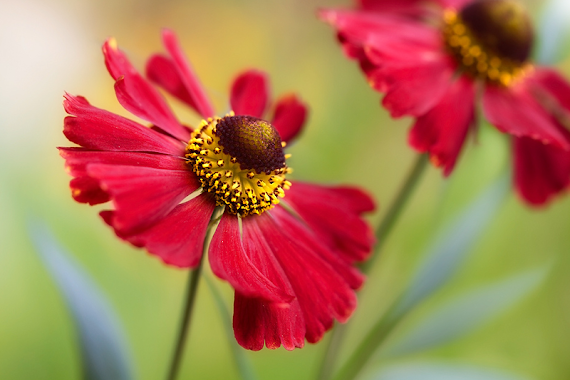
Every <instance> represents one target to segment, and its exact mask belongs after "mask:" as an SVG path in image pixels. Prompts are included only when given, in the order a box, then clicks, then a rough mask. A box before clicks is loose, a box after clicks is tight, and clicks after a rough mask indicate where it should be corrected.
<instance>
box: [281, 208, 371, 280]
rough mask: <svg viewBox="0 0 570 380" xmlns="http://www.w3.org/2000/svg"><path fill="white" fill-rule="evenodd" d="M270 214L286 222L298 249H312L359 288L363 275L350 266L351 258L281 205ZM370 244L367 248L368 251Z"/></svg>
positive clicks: (282, 222)
mask: <svg viewBox="0 0 570 380" xmlns="http://www.w3.org/2000/svg"><path fill="white" fill-rule="evenodd" d="M271 214H272V216H273V217H275V219H277V220H279V223H280V224H286V225H287V226H288V227H287V234H288V235H289V236H295V242H296V243H297V244H298V245H299V250H300V251H308V250H312V251H314V252H315V254H317V255H318V256H319V257H320V258H322V259H323V260H324V261H325V262H327V263H328V264H329V265H330V266H331V267H332V268H333V269H334V271H335V272H336V273H338V274H339V275H340V276H342V278H343V279H344V281H345V282H346V283H347V284H348V286H350V287H351V288H352V289H359V288H360V286H361V285H362V283H363V282H364V276H363V275H362V274H361V273H360V272H359V271H358V270H357V269H356V268H354V267H353V266H352V260H349V261H347V260H346V258H345V257H344V255H339V254H338V252H337V251H335V249H334V247H330V246H327V245H326V243H325V242H324V241H323V239H321V237H320V236H318V235H317V234H315V233H314V231H311V230H310V229H308V228H307V225H306V224H305V223H304V221H302V220H300V219H299V218H296V217H294V216H293V215H291V214H290V213H289V212H288V211H285V209H283V208H282V207H275V208H274V209H273V210H272V211H271ZM371 250H372V246H370V248H369V252H370V251H371Z"/></svg>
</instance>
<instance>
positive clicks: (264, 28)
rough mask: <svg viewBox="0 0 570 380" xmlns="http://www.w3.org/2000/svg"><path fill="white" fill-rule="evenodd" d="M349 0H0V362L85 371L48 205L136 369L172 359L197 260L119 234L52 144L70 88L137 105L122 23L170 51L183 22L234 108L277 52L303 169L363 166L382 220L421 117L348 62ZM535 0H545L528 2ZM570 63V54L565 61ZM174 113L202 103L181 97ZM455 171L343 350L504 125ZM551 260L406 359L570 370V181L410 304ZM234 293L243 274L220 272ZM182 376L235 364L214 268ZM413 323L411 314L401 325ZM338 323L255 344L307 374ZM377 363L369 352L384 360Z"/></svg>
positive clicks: (225, 372)
mask: <svg viewBox="0 0 570 380" xmlns="http://www.w3.org/2000/svg"><path fill="white" fill-rule="evenodd" d="M341 5H346V6H348V0H346V1H340V0H334V1H331V0H328V1H327V0H320V1H317V0H291V1H282V0H247V1H245V0H244V1H231V0H209V1H180V0H162V1H155V0H139V1H135V0H128V1H111V0H97V1H95V0H86V1H71V0H49V1H44V0H19V1H16V0H2V1H1V2H0V52H1V55H2V57H1V58H0V128H1V137H0V379H58V380H60V379H61V380H65V379H77V378H80V374H81V368H80V361H79V351H78V344H77V343H78V342H77V337H76V332H75V330H74V326H73V321H72V318H71V316H70V314H69V313H68V311H67V309H66V306H65V303H64V300H63V298H62V297H61V295H60V294H59V292H58V290H57V288H56V286H55V284H54V282H53V280H52V279H51V278H50V276H49V275H48V274H47V272H46V270H45V269H44V267H43V266H42V263H41V261H40V259H39V258H38V256H37V254H36V253H35V252H34V249H33V246H32V245H31V243H30V241H29V237H28V233H27V231H26V223H27V221H28V220H30V218H36V219H41V220H43V221H45V222H46V223H47V224H48V225H49V226H50V228H51V229H52V230H53V232H54V234H55V236H56V238H57V239H58V240H59V241H60V242H61V244H62V245H64V246H65V247H66V248H67V249H68V250H69V251H71V252H73V254H74V256H75V257H76V258H77V260H78V261H79V262H80V263H81V264H82V265H83V266H84V267H85V268H86V269H87V270H88V271H89V273H90V274H91V275H92V277H93V278H94V279H95V281H96V282H97V284H98V285H99V286H100V287H101V289H102V290H103V291H104V293H105V294H106V295H107V296H108V298H109V300H110V302H111V304H112V305H113V307H114V308H115V310H116V312H117V314H118V316H119V319H120V320H121V323H122V325H123V326H124V328H125V331H126V336H127V338H128V342H129V345H130V347H131V350H132V352H133V358H134V364H135V368H136V373H137V375H138V378H140V379H143V380H151V379H161V378H163V377H164V375H165V373H166V368H167V365H168V362H169V358H170V354H171V350H172V346H173V343H174V338H175V333H176V329H177V326H178V322H179V316H180V315H179V314H180V308H181V302H182V297H183V292H184V287H185V282H186V278H187V272H186V271H183V270H179V269H175V268H170V267H166V266H165V265H163V264H162V263H161V262H160V261H159V260H158V259H156V258H154V257H151V256H149V255H148V254H146V253H145V252H144V251H142V250H137V249H135V248H132V247H131V246H129V245H127V244H125V243H123V242H121V241H119V240H118V239H117V238H116V237H115V235H114V234H113V232H112V231H111V230H110V229H109V228H108V227H107V226H105V225H104V223H102V221H101V220H100V218H99V217H98V215H97V212H98V210H100V209H101V208H102V207H95V208H92V207H88V206H86V205H81V204H78V203H76V202H74V201H73V200H72V198H71V197H70V192H69V189H68V181H69V180H70V177H69V176H68V175H67V174H66V173H65V171H64V167H63V166H64V165H63V160H62V159H61V158H60V157H59V156H58V153H57V150H56V149H55V147H56V146H69V145H71V144H70V143H68V142H67V141H66V139H65V137H64V136H63V134H62V125H63V123H62V120H63V117H64V116H65V113H64V111H63V108H62V106H61V103H62V95H63V93H64V91H68V92H70V93H72V94H76V95H83V96H85V97H87V98H88V99H89V101H90V102H91V103H92V104H94V105H96V106H98V107H101V108H105V109H108V110H111V111H113V112H117V113H120V114H122V115H127V113H126V112H125V111H124V110H122V109H121V107H120V105H119V104H118V102H117V101H116V99H115V97H114V92H113V80H112V79H111V77H110V76H109V75H108V74H107V72H106V70H105V66H104V63H103V57H102V54H101V50H100V47H101V45H102V43H103V41H104V40H105V39H106V38H108V37H110V36H114V37H115V38H116V39H117V41H118V44H119V47H121V48H122V49H123V50H125V51H126V52H127V54H128V55H129V57H130V58H131V60H132V62H133V63H134V64H135V66H137V67H138V68H139V69H142V68H143V65H144V62H145V60H146V58H147V57H148V56H149V55H150V54H151V53H153V52H157V51H161V50H162V47H161V44H160V29H161V28H162V27H168V28H171V29H173V30H174V31H175V32H177V34H178V36H179V38H180V40H181V43H182V45H183V47H184V49H185V51H186V53H187V55H188V56H189V58H190V60H191V61H192V63H193V65H194V68H195V69H196V71H197V73H198V75H199V77H200V78H201V80H202V82H203V83H204V85H205V87H206V88H207V90H208V92H209V93H210V94H211V96H212V97H213V98H214V100H215V103H216V106H217V109H218V110H219V111H220V112H221V113H222V112H226V111H227V110H228V101H227V93H228V88H229V85H230V82H231V80H232V78H233V76H234V75H235V74H236V73H237V72H239V71H241V70H243V69H247V68H252V67H254V68H260V69H263V70H266V71H267V72H268V73H269V74H270V77H271V81H272V82H271V84H272V89H273V94H274V96H275V95H278V94H282V93H285V92H296V93H298V94H300V96H301V97H302V98H303V99H305V100H306V102H307V103H308V104H309V105H310V107H311V110H310V118H309V121H308V124H307V127H306V129H305V131H304V134H303V136H302V138H300V139H299V140H298V142H297V143H295V144H294V145H293V146H292V147H291V148H290V149H289V153H292V154H293V157H292V158H291V161H290V166H291V167H293V168H294V169H295V173H294V178H296V179H303V180H311V181H319V182H323V183H354V184H358V185H360V186H362V187H364V188H366V189H367V190H368V191H370V193H371V194H373V195H374V197H375V198H376V199H377V201H378V204H379V206H380V207H379V209H380V211H379V212H378V213H376V214H374V215H372V216H371V217H370V221H371V222H372V223H373V224H374V225H376V224H377V223H378V221H379V219H380V217H381V216H382V215H383V212H384V211H385V208H386V205H387V204H389V202H390V201H391V200H392V198H393V197H394V195H395V193H396V192H397V190H398V188H399V186H400V182H401V181H402V179H403V178H404V177H405V175H406V174H407V172H408V170H409V167H410V165H411V163H412V161H413V159H414V156H415V153H414V152H412V151H411V149H410V148H408V147H407V144H406V138H407V137H406V136H407V129H408V126H409V125H410V120H409V119H404V120H398V121H393V120H391V119H390V118H389V116H388V114H387V113H386V112H385V111H384V110H383V109H382V108H381V107H380V106H379V99H380V96H379V94H377V93H375V92H374V91H372V90H371V89H370V88H369V87H368V85H367V84H366V82H365V80H364V78H363V76H362V75H361V74H360V72H359V71H358V70H357V67H356V65H355V64H354V63H353V62H349V61H348V60H347V59H345V58H344V56H343V55H342V52H341V49H340V48H339V46H338V44H337V43H336V40H335V39H334V33H333V31H332V29H331V28H330V27H329V26H327V25H325V24H323V23H321V22H320V21H318V20H317V18H316V16H315V11H316V9H317V8H318V7H325V6H326V7H331V6H341ZM527 5H529V6H530V7H531V9H533V10H537V9H539V8H540V6H541V5H542V3H541V2H540V1H534V2H527ZM559 68H560V70H562V71H563V72H564V73H565V75H566V76H567V77H570V61H568V60H566V61H565V62H562V63H561V64H560V66H559ZM172 104H173V107H174V109H175V111H176V113H177V115H178V116H179V118H180V119H181V120H182V121H183V122H185V123H188V124H195V123H196V122H197V121H198V120H197V118H196V116H195V115H194V114H192V113H191V112H189V111H188V110H187V109H185V108H184V107H183V106H182V105H181V104H180V103H177V102H176V101H172ZM468 145H469V146H468V148H467V149H466V150H465V151H464V152H463V155H462V157H461V159H460V161H459V162H458V165H457V168H456V170H455V172H454V173H453V175H452V176H451V178H449V179H443V178H442V176H441V173H440V171H438V170H436V169H434V168H431V167H430V168H429V169H428V172H427V175H426V176H425V177H424V178H423V180H422V182H421V184H420V186H419V188H418V190H417V192H416V194H415V196H414V197H413V200H412V202H411V203H410V204H409V205H408V207H407V208H406V212H405V214H404V215H403V217H402V219H401V220H400V222H399V223H398V224H397V226H396V230H395V232H394V233H393V234H392V236H390V238H389V241H388V242H387V244H386V246H385V248H384V251H383V256H382V257H381V259H380V260H378V261H377V262H376V265H375V268H374V269H373V271H372V272H371V273H370V276H369V281H368V283H367V284H365V286H364V288H363V289H362V290H361V292H360V299H359V302H360V307H359V309H358V310H357V312H356V313H355V316H354V318H355V319H356V321H355V322H357V323H355V324H354V325H353V328H352V329H351V330H350V335H349V339H348V340H347V342H346V345H345V347H344V349H345V350H344V352H345V353H346V352H348V351H350V348H351V347H352V345H354V343H355V342H356V341H357V339H358V338H359V337H361V336H362V334H363V333H364V332H365V331H366V330H367V326H370V324H371V323H372V321H374V320H375V319H376V318H377V316H378V315H379V314H380V313H382V312H383V311H384V310H385V308H386V307H387V306H388V305H389V304H390V302H391V301H392V300H393V299H394V298H395V297H396V296H397V295H398V294H399V292H400V291H401V289H402V288H403V286H404V285H405V284H406V282H407V280H408V279H409V278H410V276H411V275H412V273H413V272H414V270H415V268H417V265H418V263H419V259H420V254H421V253H422V252H423V250H424V248H425V247H426V245H427V244H428V243H429V242H430V238H431V237H432V235H433V234H434V232H435V231H436V230H437V229H438V227H440V226H441V224H442V223H444V222H445V221H446V220H448V219H449V217H450V216H452V215H455V214H456V212H457V211H458V210H460V209H461V208H462V207H463V206H465V205H467V204H468V203H469V201H470V200H472V199H473V198H474V197H476V195H477V194H478V193H479V192H480V191H482V190H483V189H484V188H485V187H486V186H487V185H488V184H489V183H490V182H491V181H492V180H493V179H494V178H496V177H497V176H498V175H499V174H500V173H501V172H502V171H503V170H504V168H505V166H508V165H509V162H510V156H509V142H508V140H507V139H506V138H505V136H502V135H501V134H500V133H499V132H497V131H496V130H495V129H493V128H490V127H488V126H482V127H481V128H480V129H479V131H478V135H477V138H476V139H472V141H470V142H469V144H468ZM549 261H553V262H554V263H555V265H554V267H553V270H552V272H551V273H550V275H549V277H548V279H547V281H546V282H545V283H544V284H543V285H542V286H541V287H540V288H539V289H538V290H537V291H535V292H533V293H532V294H530V295H529V297H527V298H525V300H524V301H523V302H522V303H519V304H517V305H516V306H515V307H514V308H511V309H509V311H508V312H507V313H505V314H503V315H502V316H501V317H500V318H499V319H496V320H494V321H493V322H491V323H489V324H487V325H485V326H484V327H483V328H481V329H479V330H477V331H474V332H473V333H471V334H469V335H467V336H465V337H464V338H462V339H460V340H458V341H456V342H452V343H450V344H447V345H444V346H442V347H440V348H436V349H432V350H428V351H426V352H424V353H421V354H416V355H413V356H411V357H402V358H398V359H397V360H399V361H408V360H409V361H412V360H416V359H421V360H444V361H453V362H461V363H468V364H473V365H480V366H485V367H491V368H499V369H504V370H508V371H511V372H514V373H517V374H520V375H525V376H527V377H528V378H529V379H540V380H564V379H568V378H570V361H568V352H570V328H569V327H570V276H569V275H568V274H569V273H570V199H569V197H567V196H566V197H562V198H561V199H559V200H557V201H555V202H553V203H552V204H551V205H550V206H549V207H547V208H545V209H540V210H532V209H529V208H528V207H526V206H525V205H523V204H522V203H521V202H520V201H519V200H518V199H517V197H516V196H515V195H511V196H509V198H508V201H507V204H506V205H505V206H504V207H503V208H502V209H501V210H500V211H499V213H498V217H497V218H496V219H495V220H494V221H493V222H492V223H491V225H489V226H488V228H487V230H486V233H485V235H484V238H483V239H482V240H481V241H479V242H478V244H477V245H476V247H475V250H474V251H473V253H472V254H471V256H470V257H469V259H468V260H467V262H466V263H465V264H464V266H463V267H462V269H461V270H460V272H459V273H458V274H457V275H456V276H454V277H453V279H452V280H451V282H450V283H448V284H447V285H446V286H445V288H444V289H442V290H441V291H440V292H438V293H437V295H436V296H435V297H434V298H433V299H430V300H428V302H426V303H425V304H423V305H422V306H421V307H420V308H419V310H417V312H416V313H414V315H413V316H412V317H411V318H410V321H413V320H419V319H421V316H422V314H425V313H427V312H429V310H432V309H433V308H434V307H436V306H437V305H438V304H440V303H441V302H443V301H444V300H446V299H449V298H450V297H452V296H455V295H458V294H460V293H461V292H463V291H465V290H469V289H472V288H473V287H475V286H477V285H479V284H485V283H487V282H490V281H494V280H499V279H501V278H503V277H504V276H506V275H509V274H513V273H517V272H519V271H521V270H525V269H529V268H533V267H536V266H539V265H541V264H544V263H547V262H549ZM220 286H221V288H222V289H223V292H224V296H225V297H226V299H227V302H228V307H230V308H231V302H232V292H231V289H230V287H229V286H228V285H227V284H221V285H220ZM196 307H197V310H196V314H195V320H194V322H193V325H192V327H191V335H190V342H189V345H188V347H187V351H186V353H185V356H184V362H183V367H182V373H181V376H180V379H190V378H192V379H238V378H239V377H238V374H237V371H236V367H235V364H234V362H233V360H232V358H231V354H230V350H229V345H228V342H227V338H226V336H225V334H224V332H223V329H222V324H221V320H220V318H219V316H218V313H217V309H216V307H215V305H214V302H213V300H212V296H211V294H210V292H209V291H208V288H207V287H206V286H205V284H204V283H202V284H201V286H200V290H199V295H198V301H197V306H196ZM406 326H407V324H404V325H403V326H402V329H405V328H406ZM326 340H327V337H325V340H324V341H323V342H321V343H319V344H316V345H309V344H307V346H306V347H305V348H303V349H302V350H296V351H294V352H287V351H285V350H283V349H279V350H276V351H270V350H266V349H264V350H263V351H261V352H256V353H252V352H248V353H247V356H248V357H249V358H250V359H251V361H252V363H253V366H254V368H255V370H256V372H257V373H258V374H259V377H260V378H263V379H292V378H293V379H296V380H302V379H311V378H313V377H314V374H315V371H316V368H317V365H318V363H319V360H320V358H321V356H322V353H323V349H324V346H325V344H324V343H325V342H326ZM372 366H374V363H372Z"/></svg>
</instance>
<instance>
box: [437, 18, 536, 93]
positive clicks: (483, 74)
mask: <svg viewBox="0 0 570 380" xmlns="http://www.w3.org/2000/svg"><path fill="white" fill-rule="evenodd" d="M444 24H445V25H444V28H443V35H444V39H445V44H446V47H447V49H448V50H449V51H450V52H451V54H453V56H454V57H455V59H456V60H457V62H458V63H459V66H460V67H461V69H462V70H464V71H465V72H466V73H468V74H470V75H471V76H473V77H474V78H478V79H482V80H485V81H487V82H490V83H493V84H495V85H500V86H504V87H509V86H511V85H512V84H514V83H516V82H517V81H518V80H519V79H520V78H522V77H523V76H524V75H526V74H527V73H529V72H530V71H532V70H533V66H532V64H530V63H528V62H525V63H520V62H517V61H514V60H511V59H508V58H505V57H500V56H498V55H496V54H493V53H492V52H490V51H486V49H485V47H484V46H483V45H482V44H480V43H479V42H478V41H477V38H476V37H475V36H474V35H473V34H472V33H471V32H470V31H469V28H468V27H467V26H466V25H465V24H464V23H463V21H462V20H461V17H460V16H459V15H458V14H457V12H455V11H454V10H450V9H448V10H446V11H445V13H444Z"/></svg>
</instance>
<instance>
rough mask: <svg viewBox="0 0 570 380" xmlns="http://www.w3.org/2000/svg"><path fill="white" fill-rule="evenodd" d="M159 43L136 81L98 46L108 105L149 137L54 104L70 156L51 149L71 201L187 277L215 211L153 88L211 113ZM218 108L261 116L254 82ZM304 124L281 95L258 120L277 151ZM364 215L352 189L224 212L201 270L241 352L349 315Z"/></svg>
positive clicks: (314, 331) (182, 65) (113, 119)
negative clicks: (265, 123) (231, 296)
mask: <svg viewBox="0 0 570 380" xmlns="http://www.w3.org/2000/svg"><path fill="white" fill-rule="evenodd" d="M162 37H163V42H164V46H165V48H166V51H167V54H156V55H153V56H151V57H150V59H149V60H148V62H147V66H146V76H142V75H141V74H140V73H139V72H138V71H137V70H136V69H135V68H134V67H133V66H132V65H131V63H130V62H129V60H128V59H127V57H126V56H125V54H124V53H123V52H122V51H121V50H119V49H118V47H117V45H116V42H115V41H114V40H112V39H110V40H108V41H107V42H106V43H105V44H104V46H103V53H104V56H105V64H106V66H107V69H108V71H109V73H110V74H111V76H112V77H113V79H114V80H115V93H116V96H117V99H118V100H119V102H120V103H121V105H122V106H123V107H124V108H125V109H126V110H128V111H129V112H131V113H132V114H133V115H135V116H137V117H139V118H141V119H143V120H145V121H147V122H148V123H150V125H151V127H150V128H149V127H147V126H144V125H141V124H139V123H137V122H134V121H132V120H129V119H127V118H124V117H122V116H119V115H115V114H113V113H110V112H108V111H105V110H102V109H99V108H97V107H94V106H92V105H91V104H89V102H88V101H87V100H86V99H85V98H83V97H80V96H73V95H70V94H66V95H65V100H64V108H65V110H66V112H67V113H68V114H69V116H67V117H66V118H65V122H64V134H65V136H66V137H67V138H68V139H69V140H70V141H71V142H73V143H75V144H77V145H78V147H66V148H59V150H60V154H61V156H62V157H63V158H64V159H65V162H66V167H67V169H68V171H69V173H70V174H71V176H72V177H73V179H72V180H71V182H70V187H71V190H72V195H73V197H74V199H75V200H76V201H78V202H81V203H87V204H90V205H95V204H100V203H105V202H109V201H111V202H112V206H113V207H112V208H111V209H109V210H105V211H102V212H101V213H100V215H101V217H102V218H103V220H104V221H105V222H106V223H107V224H108V225H110V226H111V227H112V228H113V229H114V231H115V233H116V234H117V236H119V237H120V238H121V239H124V240H126V241H128V242H130V243H131V244H133V245H134V246H137V247H144V248H145V249H146V250H147V251H148V252H150V253H151V254H153V255H156V256H158V257H160V258H161V259H162V260H163V261H164V262H165V263H166V264H169V265H173V266H177V267H182V268H193V267H195V266H197V265H198V263H199V261H200V258H201V255H202V249H203V242H204V239H205V237H206V233H207V229H208V225H209V223H210V220H211V217H212V215H213V213H214V211H215V209H216V207H217V204H216V199H215V196H214V195H213V194H212V193H210V192H206V191H202V192H201V186H202V185H201V182H200V180H199V178H198V176H197V174H196V173H194V171H193V170H192V167H191V166H189V165H188V163H187V159H186V156H185V155H186V153H187V145H188V142H189V140H190V138H191V134H192V129H191V128H188V127H187V126H185V125H183V124H182V123H180V122H179V121H178V119H177V118H176V116H175V115H174V113H173V112H172V110H171V109H170V107H169V106H168V104H167V102H166V100H165V98H164V97H163V95H162V94H161V93H160V91H159V90H158V88H157V86H158V87H161V88H162V89H163V90H165V91H166V92H168V93H170V94H171V95H172V96H174V97H176V98H177V99H179V100H180V101H182V102H184V103H185V104H187V105H188V106H189V107H191V108H192V109H193V110H194V111H196V112H197V113H198V114H199V115H200V116H201V117H203V118H204V119H208V118H213V117H215V113H214V107H213V105H212V103H211V101H210V99H209V98H208V97H207V96H206V92H205V91H204V89H203V87H202V85H201V84H200V82H199V81H198V78H197V76H196V74H195V73H194V71H193V69H192V67H191V65H190V64H189V62H188V61H187V59H186V58H185V56H184V54H183V53H182V50H181V48H180V46H179V43H178V41H177V39H176V36H175V35H174V34H173V33H172V32H171V31H169V30H165V31H163V35H162ZM230 104H231V108H232V110H233V112H234V113H235V115H238V116H239V115H244V116H248V117H255V118H263V117H264V115H265V114H266V112H267V110H268V108H269V107H270V106H271V105H272V103H271V102H270V97H269V85H268V80H267V77H266V75H265V74H264V73H263V72H260V71H256V70H249V71H246V72H244V73H242V74H240V75H239V76H238V77H237V78H236V79H235V80H234V82H233V85H232V86H231V90H230ZM306 115H307V108H306V106H305V104H304V103H303V102H302V101H301V100H300V99H299V98H298V97H297V96H295V95H291V94H289V95H285V96H283V97H282V98H280V99H279V100H277V101H276V103H275V104H274V106H273V112H272V113H271V114H270V117H269V118H268V119H269V120H270V122H271V124H272V125H273V127H274V128H275V129H276V130H277V132H278V133H279V135H280V137H281V140H282V141H284V142H289V141H291V140H293V139H294V138H295V137H296V136H297V135H298V134H299V132H300V131H301V129H302V126H303V124H304V122H305V119H306ZM277 203H278V202H277ZM283 205H286V207H283ZM374 207H375V206H374V203H373V201H372V200H371V198H370V197H369V196H368V195H367V194H366V193H364V192H363V191H362V190H360V189H357V188H354V187H344V186H341V187H330V186H320V185H312V184H309V183H302V182H293V183H292V185H291V188H290V189H288V190H287V192H286V196H285V198H284V199H283V200H281V202H280V203H278V204H276V205H274V206H273V207H272V208H270V209H269V210H267V211H265V212H263V213H261V214H260V215H248V216H245V217H239V216H237V215H235V214H232V213H231V212H229V211H228V208H226V209H225V211H224V213H223V214H222V216H221V220H220V222H219V225H218V227H217V229H216V231H215V233H214V235H213V238H212V241H211V244H210V246H209V252H208V258H209V262H210V266H211V268H212V271H213V272H214V273H215V274H216V275H217V276H218V277H220V278H221V279H224V280H226V281H228V282H229V283H230V284H231V286H232V287H233V288H234V289H235V292H236V294H235V313H234V331H235V335H236V338H237V340H238V342H239V343H240V344H241V345H242V346H244V347H246V348H248V349H252V350H259V349H261V348H262V347H263V346H264V345H265V346H267V347H269V348H277V347H280V346H283V347H285V348H286V349H288V350H292V349H294V348H295V347H302V346H303V345H304V342H305V339H307V340H308V341H309V342H317V341H318V340H319V339H321V338H322V336H323V334H324V333H325V331H327V330H328V329H330V328H331V326H332V324H333V322H334V320H335V319H336V320H338V321H341V322H342V321H345V320H346V319H347V318H348V317H349V316H350V315H351V313H352V312H353V310H354V308H355V307H356V295H355V290H356V289H358V288H359V287H360V286H361V284H362V282H363V276H362V275H361V274H360V273H359V271H358V270H357V269H355V267H354V266H353V264H354V263H355V262H357V261H362V260H364V259H366V258H367V256H368V254H369V253H370V251H371V247H372V245H373V243H374V237H373V234H372V233H371V230H370V228H369V226H368V225H367V224H366V223H365V222H364V220H363V219H362V214H363V213H366V212H370V211H373V210H374ZM240 223H241V227H240Z"/></svg>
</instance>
